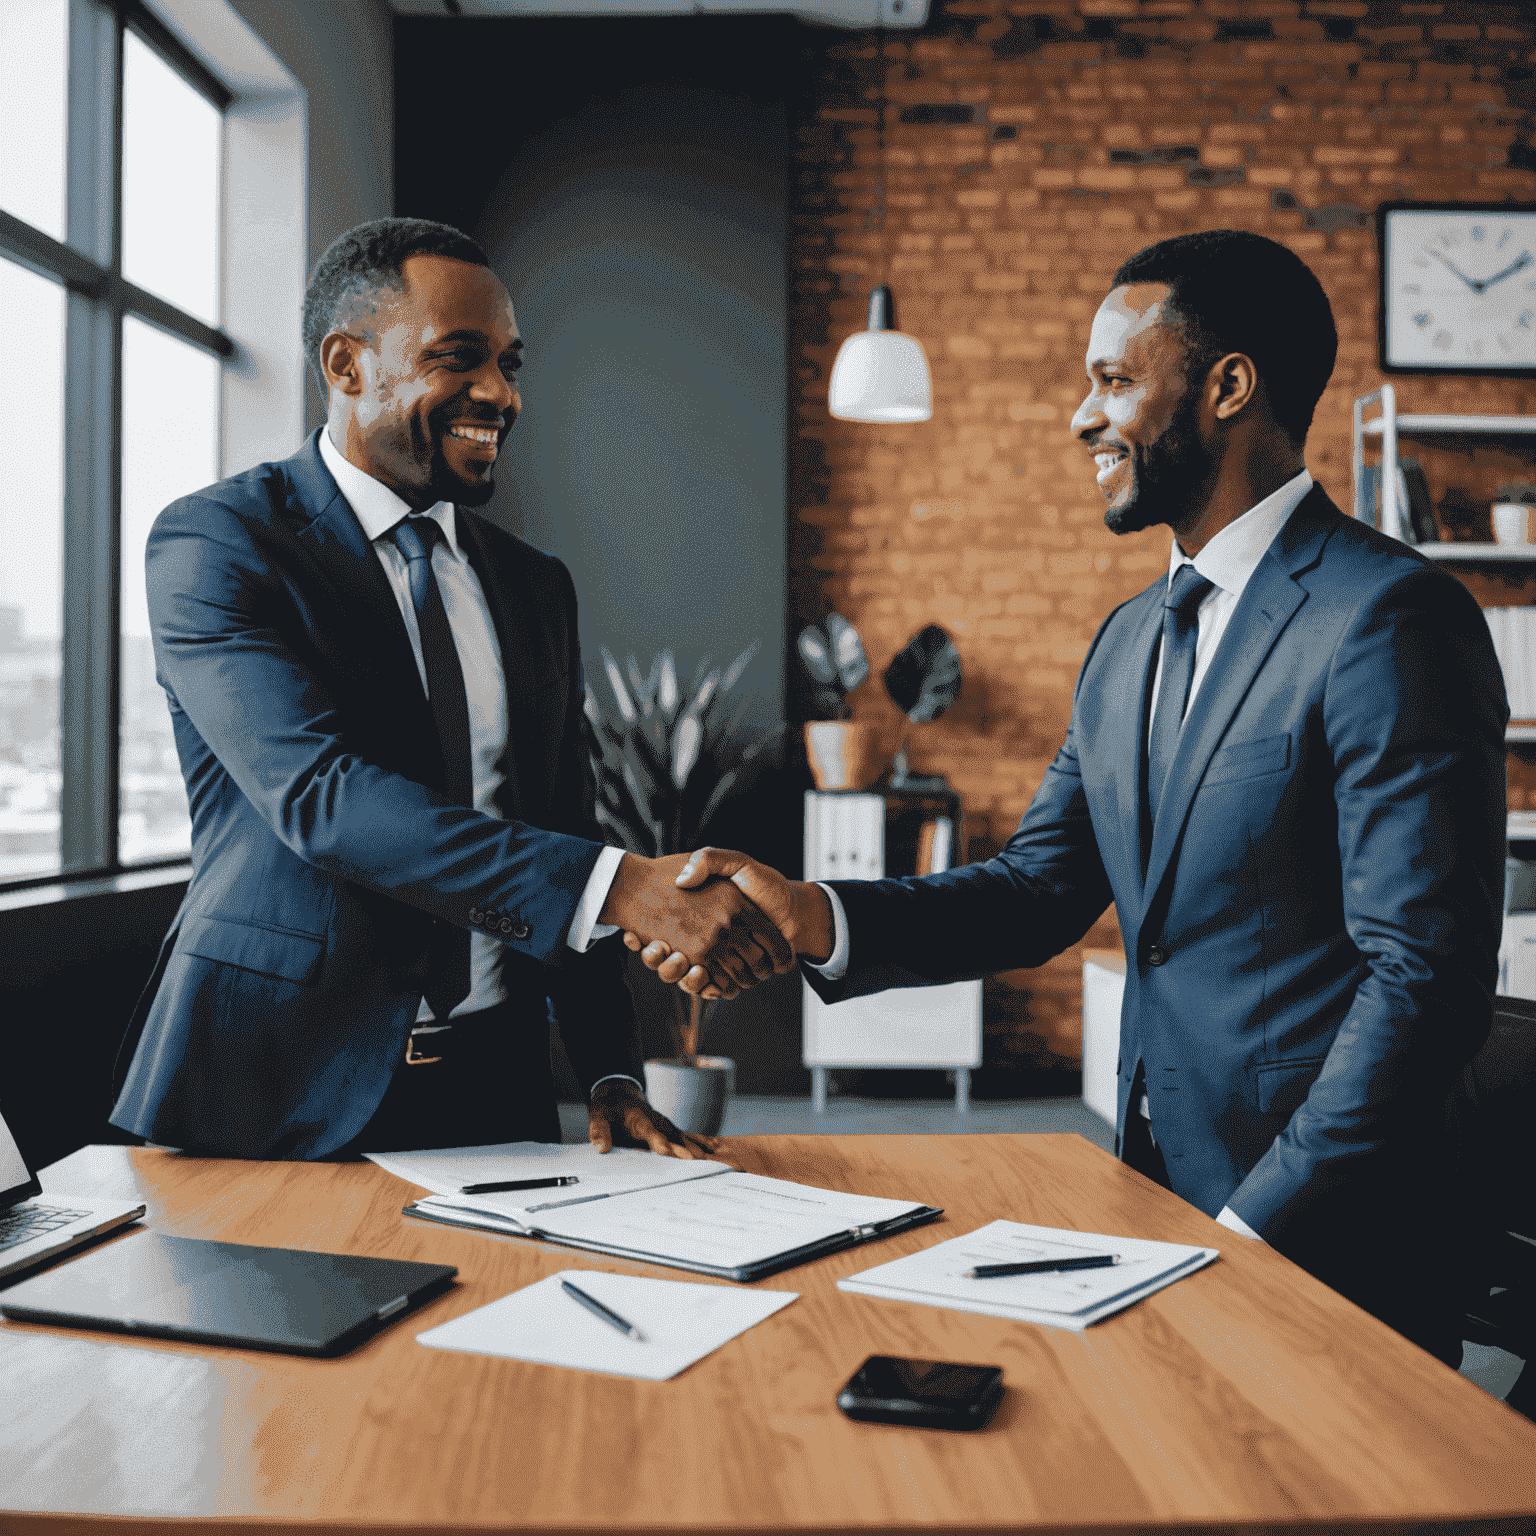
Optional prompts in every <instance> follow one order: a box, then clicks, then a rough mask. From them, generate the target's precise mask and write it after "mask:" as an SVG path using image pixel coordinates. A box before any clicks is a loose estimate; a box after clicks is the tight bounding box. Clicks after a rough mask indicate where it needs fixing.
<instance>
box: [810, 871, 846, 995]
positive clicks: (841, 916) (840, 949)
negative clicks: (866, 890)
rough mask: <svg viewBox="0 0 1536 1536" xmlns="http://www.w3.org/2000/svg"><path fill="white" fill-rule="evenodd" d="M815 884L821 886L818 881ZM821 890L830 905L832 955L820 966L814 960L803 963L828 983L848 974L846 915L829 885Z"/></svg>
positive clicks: (840, 902)
mask: <svg viewBox="0 0 1536 1536" xmlns="http://www.w3.org/2000/svg"><path fill="white" fill-rule="evenodd" d="M816 883H817V885H821V881H819V880H818V881H817V882H816ZM821 888H822V890H824V891H825V892H826V893H827V900H828V901H830V902H831V903H832V953H831V954H830V955H828V956H827V958H826V960H824V961H823V962H822V964H820V965H817V964H816V962H815V961H814V960H807V961H806V962H805V963H806V964H807V965H808V966H810V968H811V969H812V970H813V971H820V972H821V974H822V975H823V976H825V977H826V978H827V980H828V981H841V980H842V979H843V977H844V976H846V975H847V974H848V914H847V913H846V912H844V911H843V903H842V901H841V900H840V899H839V897H838V894H837V892H836V891H834V890H833V889H832V887H831V886H830V885H821Z"/></svg>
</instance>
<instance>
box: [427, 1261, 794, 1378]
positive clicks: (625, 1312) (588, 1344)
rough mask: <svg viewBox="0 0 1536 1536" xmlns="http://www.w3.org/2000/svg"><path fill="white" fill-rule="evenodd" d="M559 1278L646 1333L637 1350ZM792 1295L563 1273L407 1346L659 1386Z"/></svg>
mask: <svg viewBox="0 0 1536 1536" xmlns="http://www.w3.org/2000/svg"><path fill="white" fill-rule="evenodd" d="M562 1279H568V1280H570V1281H571V1283H572V1284H573V1285H577V1286H580V1287H581V1289H582V1290H584V1291H585V1292H586V1293H587V1294H588V1295H589V1296H594V1297H596V1298H597V1300H598V1301H600V1302H602V1303H603V1305H604V1306H606V1307H611V1308H612V1309H613V1310H614V1311H615V1312H617V1313H618V1314H619V1315H620V1316H621V1317H623V1318H624V1319H625V1320H626V1321H628V1322H631V1323H633V1324H634V1325H635V1327H637V1328H638V1329H639V1330H640V1331H641V1332H642V1333H643V1334H645V1335H646V1342H645V1343H643V1344H641V1343H639V1342H638V1341H637V1340H635V1339H632V1338H629V1337H628V1336H627V1335H626V1334H622V1333H620V1332H619V1331H618V1329H616V1328H614V1327H611V1326H610V1325H609V1324H607V1323H605V1322H603V1321H602V1319H601V1318H598V1317H594V1316H593V1315H592V1313H590V1312H589V1311H587V1309H586V1308H585V1307H584V1306H582V1305H581V1303H580V1302H578V1301H576V1300H575V1298H574V1297H571V1296H568V1295H566V1293H565V1292H564V1291H563V1290H561V1289H560V1282H561V1280H562ZM799 1294H800V1293H799V1292H798V1291H744V1290H738V1289H737V1288H736V1287H735V1286H728V1285H701V1284H697V1283H693V1282H689V1281H684V1280H651V1279H647V1278H644V1277H642V1276H640V1275H615V1274H610V1273H608V1272H607V1271H606V1270H588V1269H567V1270H562V1271H561V1272H560V1273H559V1274H555V1275H546V1276H545V1277H544V1279H542V1280H540V1281H538V1282H536V1283H535V1284H533V1285H530V1286H526V1287H525V1288H524V1289H523V1290H520V1291H513V1292H512V1294H511V1295H510V1296H503V1297H502V1298H501V1299H500V1300H499V1301H493V1302H491V1304H490V1305H489V1306H485V1307H480V1308H478V1309H477V1310H475V1311H474V1312H466V1313H465V1314H464V1316H463V1317H456V1318H454V1320H453V1321H452V1322H451V1323H443V1324H441V1325H440V1326H439V1327H436V1328H429V1329H428V1330H427V1331H426V1332H425V1333H418V1334H417V1335H416V1342H417V1343H418V1344H425V1345H427V1346H428V1347H429V1348H431V1349H452V1350H459V1351H461V1352H464V1353H467V1354H475V1355H500V1356H502V1357H503V1358H505V1359H508V1360H528V1361H532V1362H533V1363H535V1364H537V1365H559V1366H564V1367H566V1368H567V1369H569V1370H575V1371H600V1372H602V1373H603V1374H604V1375H606V1376H634V1377H638V1378H639V1379H640V1380H642V1381H668V1380H670V1379H671V1378H672V1377H673V1376H676V1375H677V1374H678V1373H679V1372H680V1371H684V1370H686V1369H687V1368H688V1367H689V1366H690V1365H692V1364H693V1363H694V1361H696V1360H702V1359H703V1358H704V1356H705V1355H709V1354H713V1353H714V1351H715V1350H717V1349H719V1348H720V1346H721V1345H722V1344H726V1343H729V1342H730V1340H732V1339H734V1338H735V1337H736V1335H737V1334H739V1333H745V1332H746V1331H747V1329H749V1328H752V1327H754V1326H755V1325H756V1324H758V1323H760V1322H762V1321H763V1319H764V1318H766V1317H771V1316H772V1315H773V1314H774V1313H775V1312H777V1311H778V1310H779V1309H780V1308H781V1307H787V1306H788V1305H789V1304H790V1302H792V1301H794V1300H795V1299H796V1298H797V1297H798V1296H799Z"/></svg>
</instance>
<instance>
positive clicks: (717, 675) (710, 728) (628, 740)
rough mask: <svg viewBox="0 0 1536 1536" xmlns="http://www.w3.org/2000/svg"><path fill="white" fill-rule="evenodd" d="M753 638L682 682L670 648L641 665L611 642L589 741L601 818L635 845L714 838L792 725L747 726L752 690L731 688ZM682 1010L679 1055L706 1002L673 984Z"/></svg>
mask: <svg viewBox="0 0 1536 1536" xmlns="http://www.w3.org/2000/svg"><path fill="white" fill-rule="evenodd" d="M757 648H758V647H757V642H756V641H754V642H753V643H752V644H751V645H749V646H748V647H747V649H746V650H744V651H743V652H742V653H741V655H739V656H738V657H737V658H736V659H735V661H733V662H732V663H731V664H730V666H729V667H727V668H725V669H724V671H722V670H721V669H720V668H719V667H712V666H711V665H710V659H709V658H708V657H705V659H704V660H703V661H701V662H700V663H699V666H698V669H697V670H696V671H695V672H694V674H693V681H692V682H691V683H690V684H689V685H688V686H687V688H682V687H680V686H679V683H678V677H677V665H676V662H675V661H674V659H673V655H672V652H671V651H670V650H666V651H662V652H661V653H660V655H658V656H656V657H655V658H654V659H653V660H652V662H651V666H650V671H649V672H647V673H642V672H641V670H640V664H639V662H637V661H636V660H635V658H634V657H633V656H630V657H628V658H627V659H626V662H625V667H624V670H623V671H621V670H620V668H619V664H618V662H616V661H615V660H614V659H613V656H612V655H611V654H610V653H609V651H608V650H607V648H606V647H604V649H603V653H602V654H603V671H604V672H605V673H606V675H607V679H608V686H609V690H610V691H611V693H612V696H613V708H612V710H611V711H610V710H605V709H604V708H603V707H602V705H600V704H599V702H598V696H597V694H596V693H594V692H593V690H592V688H591V687H590V686H589V687H588V688H587V698H586V735H587V750H588V752H589V753H590V755H591V758H592V772H593V774H594V775H595V777H596V779H597V819H598V822H599V823H600V824H601V825H602V827H603V828H604V829H605V830H606V831H607V832H608V833H610V834H611V837H612V840H613V841H615V842H616V843H617V844H618V845H619V846H620V847H622V848H624V849H626V850H628V851H629V852H630V853H636V854H640V855H642V856H643V857H645V858H661V857H663V856H665V855H667V854H672V853H684V852H687V851H688V850H690V849H694V848H698V847H700V846H702V845H703V844H704V843H707V842H708V841H709V827H710V824H711V823H712V822H713V821H714V819H715V817H716V816H717V815H718V813H719V811H720V809H721V807H722V806H724V804H725V803H726V801H727V800H728V799H729V798H730V797H731V796H732V795H733V794H736V793H739V792H740V791H741V790H743V789H745V788H747V787H748V786H749V785H750V784H751V782H752V781H753V779H755V778H756V776H757V775H758V774H759V773H760V772H761V771H762V769H763V768H764V767H766V766H767V765H768V763H769V761H770V760H771V756H772V753H771V748H772V747H773V746H774V745H775V744H776V743H777V741H778V739H779V736H780V734H781V733H782V731H783V726H782V725H779V726H774V727H773V728H772V729H770V730H766V731H753V730H751V729H749V728H747V726H746V720H745V717H746V713H747V710H748V709H749V708H750V706H751V702H752V701H751V699H750V698H745V699H742V700H740V701H739V702H738V701H736V700H734V699H732V697H731V695H732V693H733V691H734V689H735V688H736V685H737V684H738V683H739V682H740V681H741V677H742V674H743V673H744V672H745V671H746V669H747V663H748V662H750V661H751V660H752V657H753V656H754V655H755V654H756V653H757ZM667 992H668V995H669V996H671V997H672V998H673V1000H674V1004H675V1005H676V1006H677V1008H678V1010H679V1013H678V1019H677V1034H678V1040H679V1045H680V1054H682V1055H683V1056H685V1057H688V1058H689V1059H692V1058H693V1057H694V1056H696V1055H697V1054H698V1046H699V1032H700V1028H701V1026H702V1024H703V1017H704V1015H703V1003H702V1000H701V999H700V998H698V997H690V996H689V994H687V993H685V992H683V991H682V990H681V989H680V988H677V987H669V988H667Z"/></svg>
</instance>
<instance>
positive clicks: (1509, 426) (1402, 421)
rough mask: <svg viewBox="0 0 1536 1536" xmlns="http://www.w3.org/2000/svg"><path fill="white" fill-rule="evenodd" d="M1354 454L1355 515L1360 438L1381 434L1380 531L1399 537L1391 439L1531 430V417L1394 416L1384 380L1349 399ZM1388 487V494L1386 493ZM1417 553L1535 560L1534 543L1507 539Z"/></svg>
mask: <svg viewBox="0 0 1536 1536" xmlns="http://www.w3.org/2000/svg"><path fill="white" fill-rule="evenodd" d="M1378 402H1380V405H1381V414H1380V415H1379V416H1373V417H1372V418H1371V419H1370V420H1369V421H1367V420H1366V417H1365V412H1366V408H1367V407H1368V406H1372V405H1375V404H1377V403H1378ZM1354 427H1355V431H1354V453H1353V457H1352V464H1351V472H1352V474H1353V477H1354V493H1353V498H1352V499H1353V503H1354V504H1353V506H1352V507H1351V508H1350V510H1351V512H1352V513H1353V515H1354V516H1355V517H1363V516H1365V513H1366V507H1365V499H1364V488H1363V486H1362V484H1361V482H1362V480H1363V478H1364V477H1363V475H1362V474H1361V471H1362V470H1363V469H1364V468H1365V440H1366V438H1368V437H1379V438H1380V439H1381V485H1382V496H1381V531H1382V532H1383V533H1389V534H1391V535H1392V537H1393V538H1394V539H1400V538H1402V536H1403V533H1402V527H1403V525H1402V515H1403V512H1404V510H1405V509H1404V508H1402V507H1399V506H1398V504H1397V496H1396V494H1395V488H1396V486H1397V439H1398V437H1399V436H1400V435H1401V434H1403V433H1405V432H1406V433H1408V434H1410V435H1426V434H1455V435H1458V436H1460V435H1464V434H1466V433H1475V434H1483V435H1489V436H1493V435H1502V436H1505V437H1508V436H1512V435H1521V434H1536V416H1451V415H1416V414H1412V413H1409V414H1405V415H1402V416H1400V415H1398V412H1397V392H1396V390H1394V389H1393V388H1392V386H1391V385H1390V384H1383V385H1382V386H1381V388H1380V389H1378V390H1375V391H1374V392H1373V393H1371V394H1369V395H1361V396H1360V398H1359V399H1358V400H1356V401H1355V410H1354ZM1389 488H1392V493H1391V494H1389ZM1418 547H1419V552H1420V553H1421V554H1423V555H1424V556H1426V557H1427V558H1428V559H1430V560H1536V545H1533V546H1531V547H1530V549H1529V550H1528V551H1527V550H1519V551H1518V552H1517V548H1518V547H1517V546H1515V545H1510V544H1421V545H1419V546H1418Z"/></svg>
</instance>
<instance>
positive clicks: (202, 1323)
mask: <svg viewBox="0 0 1536 1536" xmlns="http://www.w3.org/2000/svg"><path fill="white" fill-rule="evenodd" d="M457 1273H458V1271H457V1270H456V1269H454V1268H452V1267H451V1266H450V1265H447V1264H414V1263H410V1262H408V1261H406V1260H403V1259H373V1258H363V1257H360V1256H358V1255H356V1254H345V1253H306V1252H301V1251H298V1250H296V1249H291V1248H250V1247H246V1246H244V1245H243V1244H239V1243H210V1242H201V1241H199V1240H198V1239H196V1238H190V1237H163V1236H161V1235H160V1234H159V1233H158V1232H142V1233H139V1234H137V1235H135V1236H132V1237H127V1238H124V1239H122V1240H121V1241H119V1242H116V1243H111V1244H108V1245H107V1246H106V1247H103V1248H98V1249H97V1250H96V1251H95V1252H94V1253H88V1254H86V1255H85V1256H84V1257H83V1258H79V1259H76V1260H75V1261H74V1262H73V1263H72V1264H66V1265H63V1266H62V1267H61V1268H59V1269H55V1270H52V1271H50V1272H49V1273H47V1274H43V1275H39V1276H37V1277H36V1278H35V1279H32V1280H23V1281H22V1282H21V1283H20V1284H19V1285H14V1286H12V1287H11V1288H10V1289H9V1290H7V1291H5V1292H4V1293H3V1295H0V1313H3V1314H4V1316H6V1317H9V1318H11V1319H13V1320H14V1321H16V1322H19V1323H60V1324H63V1325H64V1326H66V1327H70V1328H108V1329H111V1330H112V1331H113V1332H115V1333H132V1334H143V1335H152V1336H154V1337H156V1338H164V1339H185V1340H188V1341H190V1342H194V1343H200V1344H239V1345H244V1346H245V1347H247V1348H250V1349H277V1350H283V1351H285V1352H287V1353H289V1354H297V1355H339V1354H342V1353H343V1352H344V1351H346V1350H348V1349H351V1348H352V1346H353V1345H354V1344H357V1343H360V1342H361V1341H362V1340H363V1339H365V1338H366V1337H367V1336H368V1335H369V1334H370V1333H372V1332H373V1331H374V1330H375V1329H377V1328H379V1327H380V1326H382V1325H383V1324H384V1323H386V1322H388V1321H389V1320H390V1319H391V1318H393V1317H398V1316H400V1315H401V1314H402V1313H404V1312H408V1311H409V1310H410V1309H411V1308H412V1307H414V1306H416V1305H418V1304H419V1303H420V1302H423V1301H426V1300H427V1299H428V1298H429V1297H432V1296H436V1295H438V1294H439V1293H440V1292H442V1291H445V1290H446V1289H447V1288H448V1287H449V1285H451V1284H452V1283H453V1278H454V1276H455V1275H456V1274H457Z"/></svg>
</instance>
